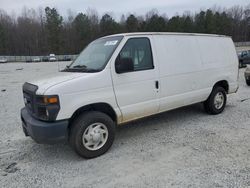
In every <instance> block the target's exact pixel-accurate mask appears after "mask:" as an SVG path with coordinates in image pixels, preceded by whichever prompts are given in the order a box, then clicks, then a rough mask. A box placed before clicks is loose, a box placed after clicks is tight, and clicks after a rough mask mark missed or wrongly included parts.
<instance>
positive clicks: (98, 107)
mask: <svg viewBox="0 0 250 188" xmlns="http://www.w3.org/2000/svg"><path fill="white" fill-rule="evenodd" d="M87 111H98V112H102V113H104V114H106V115H108V116H109V117H110V118H111V119H112V120H113V121H114V122H115V123H117V114H116V112H115V110H114V109H113V108H112V106H111V105H110V104H108V103H104V102H100V103H92V104H88V105H85V106H82V107H80V108H78V109H77V110H76V111H75V112H74V113H73V115H72V116H71V118H70V119H69V122H70V123H71V122H72V121H73V120H74V119H75V118H76V117H77V116H79V115H80V114H82V113H83V112H87Z"/></svg>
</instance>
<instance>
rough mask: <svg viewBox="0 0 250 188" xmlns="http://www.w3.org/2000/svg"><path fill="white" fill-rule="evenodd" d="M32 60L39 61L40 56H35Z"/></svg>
mask: <svg viewBox="0 0 250 188" xmlns="http://www.w3.org/2000/svg"><path fill="white" fill-rule="evenodd" d="M32 61H33V62H40V61H41V58H40V57H35V58H33V59H32Z"/></svg>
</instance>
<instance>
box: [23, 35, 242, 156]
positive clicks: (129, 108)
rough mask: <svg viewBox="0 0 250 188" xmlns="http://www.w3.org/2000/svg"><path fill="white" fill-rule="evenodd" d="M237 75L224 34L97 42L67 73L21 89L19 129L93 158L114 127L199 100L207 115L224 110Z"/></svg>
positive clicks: (233, 54)
mask: <svg viewBox="0 0 250 188" xmlns="http://www.w3.org/2000/svg"><path fill="white" fill-rule="evenodd" d="M211 46H213V48H211ZM197 48H199V51H198V52H197ZM180 54H188V56H183V55H180ZM238 74H239V68H238V58H237V55H236V51H235V47H234V43H233V41H232V39H231V38H230V37H226V36H221V35H206V34H178V33H139V34H138V33H127V34H118V35H112V36H107V37H103V38H100V39H97V40H95V41H94V42H92V43H91V44H89V45H88V47H86V48H85V49H84V50H83V52H82V53H81V54H80V55H79V56H78V58H77V59H76V60H75V61H74V62H73V63H72V64H70V65H69V66H67V68H66V69H65V70H63V71H61V72H58V73H57V74H53V75H52V76H51V77H48V76H46V77H44V78H42V79H40V80H36V81H30V82H26V83H25V84H24V85H23V96H24V103H25V107H24V108H23V109H22V110H21V119H22V127H23V131H24V133H25V135H26V136H31V137H32V138H33V139H34V140H35V141H37V142H38V143H53V142H57V141H65V140H68V141H69V143H70V144H71V146H72V147H73V148H74V150H75V151H76V152H77V153H78V154H79V155H80V156H82V157H85V158H93V157H97V156H99V155H102V154H104V153H105V152H106V151H108V149H109V148H110V147H111V145H112V143H113V141H114V138H115V127H116V125H120V124H123V123H126V122H129V121H133V120H136V119H139V118H143V117H147V116H150V115H153V114H157V113H161V112H164V111H168V110H172V109H175V108H179V107H182V106H186V105H191V104H194V103H199V102H201V103H203V105H204V108H205V110H206V112H207V113H209V114H214V115H215V114H220V113H222V112H223V110H224V108H225V106H226V101H227V94H231V93H235V92H237V90H238V87H239V86H238Z"/></svg>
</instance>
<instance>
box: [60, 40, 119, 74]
mask: <svg viewBox="0 0 250 188" xmlns="http://www.w3.org/2000/svg"><path fill="white" fill-rule="evenodd" d="M122 38H123V37H122V36H116V37H107V38H101V39H97V40H95V41H93V42H92V43H90V44H89V45H88V46H87V47H86V48H85V49H84V50H83V51H82V52H81V53H80V55H79V56H78V57H77V58H76V60H75V61H73V62H72V63H71V64H70V65H69V66H67V68H66V69H65V70H64V71H66V72H99V71H101V70H103V69H104V67H105V66H106V64H107V63H108V61H109V59H110V58H111V56H112V54H113V52H114V51H115V49H116V47H117V46H118V45H119V43H120V41H121V40H122Z"/></svg>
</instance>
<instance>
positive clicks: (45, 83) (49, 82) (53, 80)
mask: <svg viewBox="0 0 250 188" xmlns="http://www.w3.org/2000/svg"><path fill="white" fill-rule="evenodd" d="M88 74H89V73H77V72H58V73H54V74H50V75H46V76H43V77H40V78H39V79H37V80H33V81H30V82H28V83H31V84H33V85H36V86H38V90H37V92H36V93H37V94H38V95H43V94H44V93H45V91H46V90H47V89H49V88H50V87H52V86H55V85H57V84H60V83H62V82H66V81H68V80H72V79H75V78H79V77H81V76H87V75H88Z"/></svg>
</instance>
